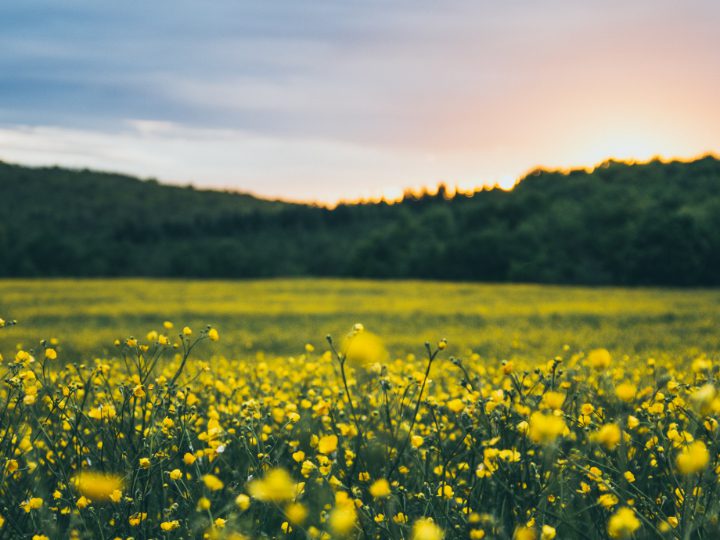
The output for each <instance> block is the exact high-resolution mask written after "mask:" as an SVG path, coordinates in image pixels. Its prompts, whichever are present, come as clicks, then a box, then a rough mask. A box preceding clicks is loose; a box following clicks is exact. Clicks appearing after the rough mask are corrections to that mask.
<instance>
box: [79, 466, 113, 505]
mask: <svg viewBox="0 0 720 540" xmlns="http://www.w3.org/2000/svg"><path fill="white" fill-rule="evenodd" d="M72 482H73V485H74V486H75V489H77V491H78V492H79V493H80V494H81V495H83V496H85V497H88V498H89V499H91V500H93V501H96V502H100V501H108V500H110V497H111V495H112V494H113V492H115V491H116V490H118V491H122V488H123V479H122V476H120V475H117V474H108V473H103V472H98V471H82V472H80V473H78V474H77V475H75V476H74V477H73V479H72Z"/></svg>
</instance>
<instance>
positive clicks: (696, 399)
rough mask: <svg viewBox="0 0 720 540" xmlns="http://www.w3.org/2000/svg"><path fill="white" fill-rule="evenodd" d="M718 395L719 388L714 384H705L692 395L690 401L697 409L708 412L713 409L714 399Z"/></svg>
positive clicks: (704, 412)
mask: <svg viewBox="0 0 720 540" xmlns="http://www.w3.org/2000/svg"><path fill="white" fill-rule="evenodd" d="M715 396H717V390H716V389H715V386H713V385H712V384H705V385H703V386H702V387H700V388H699V389H697V390H696V391H695V392H693V393H692V395H691V396H690V401H691V402H692V404H693V406H694V407H695V409H696V410H697V411H699V412H700V413H701V414H707V413H709V412H710V410H711V408H712V407H711V406H712V404H713V401H714V400H715Z"/></svg>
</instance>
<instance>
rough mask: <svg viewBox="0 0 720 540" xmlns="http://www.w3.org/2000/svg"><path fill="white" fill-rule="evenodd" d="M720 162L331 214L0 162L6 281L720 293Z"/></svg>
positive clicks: (621, 168) (598, 174) (608, 165)
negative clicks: (254, 281) (575, 287)
mask: <svg viewBox="0 0 720 540" xmlns="http://www.w3.org/2000/svg"><path fill="white" fill-rule="evenodd" d="M719 190H720V161H719V160H718V159H716V158H715V157H713V156H706V157H703V158H700V159H697V160H695V161H692V162H680V161H673V162H667V163H666V162H661V161H658V160H656V161H652V162H649V163H646V164H629V163H623V162H616V161H608V162H605V163H603V164H602V165H600V166H598V167H597V168H595V169H594V170H592V171H585V170H572V171H566V172H558V171H545V170H537V171H534V172H532V173H530V174H528V175H527V176H526V177H525V178H523V179H522V180H521V181H520V182H519V183H518V184H517V185H516V187H515V188H514V189H512V190H510V191H504V190H501V189H483V190H478V191H475V192H474V193H471V194H456V195H454V196H450V195H449V193H448V191H447V190H446V189H445V188H444V187H443V186H440V189H438V190H437V192H435V193H428V192H424V193H421V194H417V195H412V194H407V196H406V197H405V198H404V199H403V201H402V202H400V203H396V204H389V203H386V202H380V203H363V204H343V205H339V206H337V207H336V208H333V209H328V208H325V207H321V206H313V205H303V204H294V203H286V202H280V201H267V200H263V199H258V198H255V197H252V196H249V195H243V194H237V193H231V192H221V191H203V190H197V189H194V188H193V187H191V186H187V187H177V186H168V185H162V184H160V183H158V182H156V181H154V180H139V179H137V178H132V177H128V176H123V175H117V174H109V173H101V172H96V171H89V170H70V169H63V168H57V167H52V168H29V167H23V166H19V165H11V164H3V163H0V276H3V277H16V276H23V277H34V276H77V277H84V276H158V277H198V278H261V277H279V276H339V277H368V278H420V279H440V280H466V281H491V282H538V283H568V284H618V285H672V286H712V285H718V284H720V197H719V196H718V195H717V194H718V191H719Z"/></svg>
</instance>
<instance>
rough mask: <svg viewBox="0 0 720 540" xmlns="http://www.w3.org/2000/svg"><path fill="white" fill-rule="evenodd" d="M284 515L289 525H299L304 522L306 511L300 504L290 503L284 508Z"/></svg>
mask: <svg viewBox="0 0 720 540" xmlns="http://www.w3.org/2000/svg"><path fill="white" fill-rule="evenodd" d="M285 515H286V516H287V518H288V519H289V520H290V522H291V523H294V524H296V525H300V524H301V523H302V522H304V521H305V518H306V517H307V515H308V510H307V508H305V507H304V506H303V505H302V504H300V503H291V504H289V505H288V506H287V508H285Z"/></svg>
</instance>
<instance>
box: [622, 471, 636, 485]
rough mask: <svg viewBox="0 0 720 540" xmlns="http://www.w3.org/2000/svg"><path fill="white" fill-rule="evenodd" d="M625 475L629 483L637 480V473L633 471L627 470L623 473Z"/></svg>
mask: <svg viewBox="0 0 720 540" xmlns="http://www.w3.org/2000/svg"><path fill="white" fill-rule="evenodd" d="M623 476H624V477H625V480H627V481H628V482H629V483H631V484H632V483H633V482H635V475H634V474H633V473H631V472H630V471H625V472H624V473H623Z"/></svg>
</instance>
